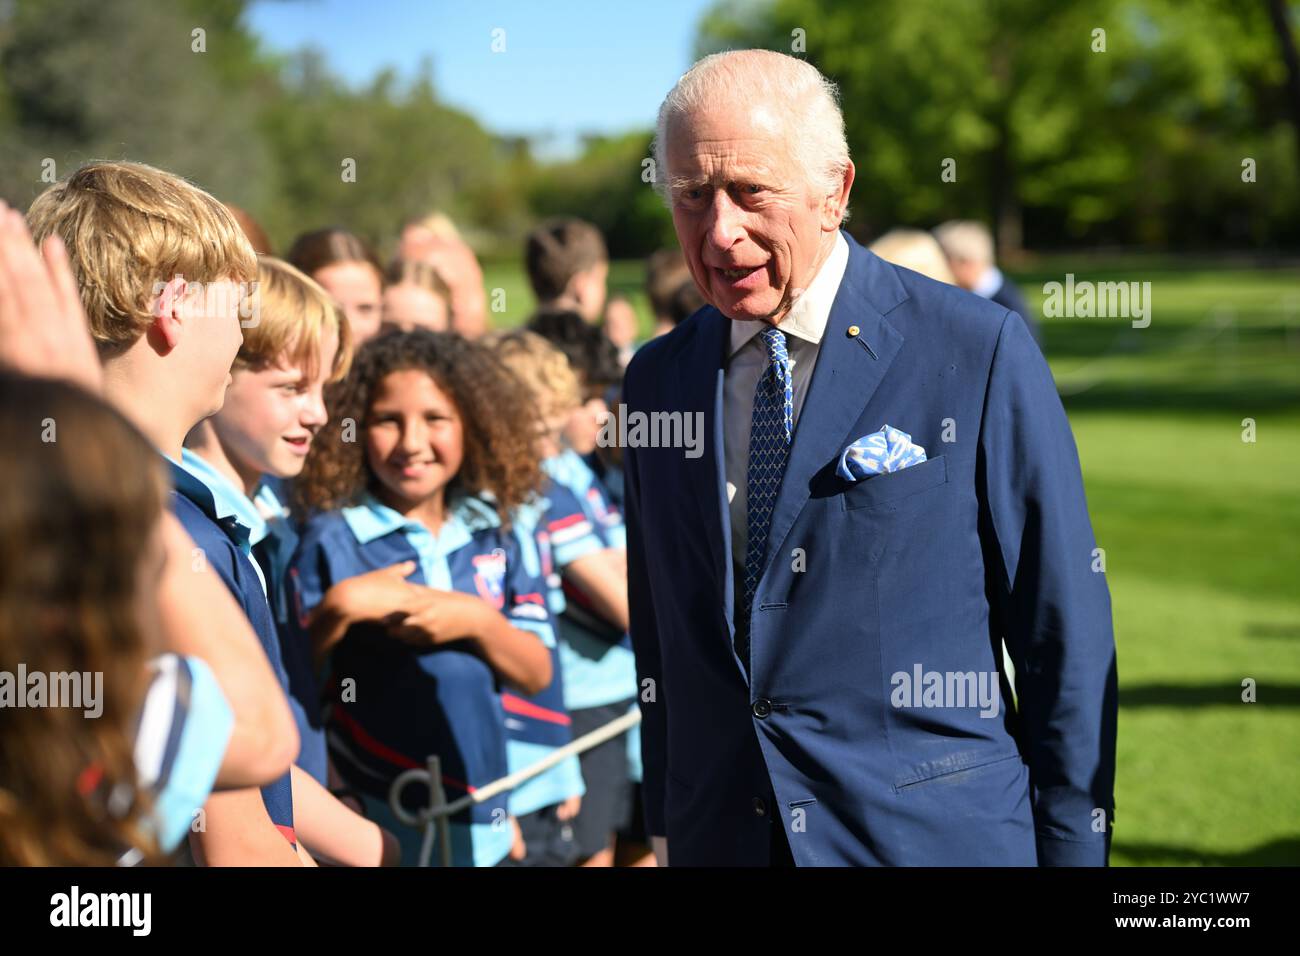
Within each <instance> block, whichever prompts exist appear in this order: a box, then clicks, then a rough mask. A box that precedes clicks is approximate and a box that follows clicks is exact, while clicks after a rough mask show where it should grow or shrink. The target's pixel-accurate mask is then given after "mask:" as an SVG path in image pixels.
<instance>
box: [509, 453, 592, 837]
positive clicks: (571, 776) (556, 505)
mask: <svg viewBox="0 0 1300 956" xmlns="http://www.w3.org/2000/svg"><path fill="white" fill-rule="evenodd" d="M513 526H514V530H515V535H516V537H517V538H518V539H519V543H520V548H521V550H522V553H523V556H524V563H525V565H526V566H527V567H528V569H529V571H530V572H531V573H534V574H536V575H538V576H539V577H540V578H541V579H542V580H543V581H544V582H545V583H546V599H547V607H548V608H549V609H550V612H551V616H552V620H555V619H557V618H558V616H559V615H560V614H562V613H563V612H564V608H565V600H564V589H563V587H562V586H561V583H560V570H561V569H562V568H564V567H565V566H566V565H568V564H570V563H572V562H574V561H576V560H578V559H579V558H581V557H584V556H586V555H588V554H592V553H593V552H596V551H600V550H602V549H603V548H604V547H605V545H604V543H603V542H602V541H601V540H600V538H599V537H598V536H597V535H596V532H595V529H594V528H593V527H592V524H591V520H590V519H589V518H588V517H587V515H586V513H585V512H584V511H583V509H582V505H581V503H580V502H579V501H578V499H577V498H576V497H575V496H574V494H573V492H571V491H569V490H568V489H567V488H565V487H563V486H562V485H557V484H556V483H555V482H553V481H551V480H550V478H547V479H546V480H545V483H544V485H543V487H542V490H541V494H540V495H539V496H538V497H537V498H535V499H534V500H532V501H530V502H528V503H526V504H524V505H522V506H520V507H519V508H518V509H517V510H516V511H515V515H514V521H513ZM549 647H550V651H551V669H552V672H553V673H554V674H555V677H554V678H553V679H552V680H551V683H550V686H548V687H547V688H546V689H545V690H543V691H542V692H541V693H540V694H535V695H533V696H532V697H524V696H522V695H518V694H513V693H510V692H506V693H504V694H502V695H501V703H502V706H503V707H504V708H505V722H506V762H507V763H508V764H509V766H510V772H511V773H516V772H518V771H520V770H523V769H525V768H527V767H530V766H532V765H533V764H535V763H537V762H538V761H539V760H543V759H545V758H546V757H547V756H548V755H549V754H551V753H553V752H554V751H555V750H557V749H559V748H560V747H563V746H564V745H565V744H568V743H570V742H571V741H572V740H573V734H572V724H573V721H572V720H571V719H570V717H569V710H568V708H567V707H565V705H564V665H563V662H562V661H561V660H560V649H559V646H558V643H557V642H556V641H554V640H552V641H551V643H550V645H549ZM586 792H587V787H586V784H585V783H584V782H583V779H582V765H581V762H580V761H579V760H578V758H577V756H576V755H573V756H569V757H566V758H565V759H564V760H563V761H561V762H560V763H558V764H556V765H555V766H554V767H552V768H551V769H549V770H547V771H545V772H544V773H541V774H538V775H537V776H536V777H533V778H532V779H531V780H528V781H525V782H524V783H522V784H520V785H519V786H518V787H516V788H515V789H514V790H513V791H511V794H510V810H511V812H512V813H513V814H514V815H515V816H520V817H521V816H524V815H525V814H528V813H533V812H535V811H537V810H540V809H542V808H543V807H549V806H553V805H554V804H557V803H562V802H564V801H565V800H567V799H569V798H570V797H580V796H583V795H584V794H585V793H586Z"/></svg>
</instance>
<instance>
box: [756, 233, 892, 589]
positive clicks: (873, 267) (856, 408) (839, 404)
mask: <svg viewBox="0 0 1300 956" xmlns="http://www.w3.org/2000/svg"><path fill="white" fill-rule="evenodd" d="M845 238H846V239H848V243H849V263H848V267H847V268H846V269H845V272H844V279H843V280H842V281H841V282H840V288H839V291H838V293H836V296H835V303H834V305H833V306H832V307H831V314H830V318H829V319H828V321H827V323H826V331H825V333H824V334H823V335H822V341H821V347H820V348H819V349H818V354H817V364H816V366H815V367H814V369H813V377H812V382H811V383H810V384H809V387H808V395H807V396H806V397H805V399H804V403H803V408H802V409H801V411H800V413H799V421H798V423H797V424H796V426H795V432H794V441H793V444H792V445H791V448H790V457H789V460H788V463H787V465H786V469H785V477H784V478H783V479H782V482H781V490H780V492H779V493H778V494H777V499H776V504H775V506H774V507H773V511H772V525H771V528H770V529H769V531H768V538H767V542H768V547H767V556H766V559H765V562H764V573H766V571H767V568H769V567H770V566H771V565H772V562H773V561H774V560H775V557H776V555H778V554H784V553H785V551H786V549H785V547H784V543H785V537H786V535H787V534H789V532H790V528H791V526H793V524H794V521H795V518H797V517H798V515H799V512H800V511H801V510H803V507H804V505H805V504H806V503H807V501H808V496H809V492H810V485H811V482H812V480H813V477H814V476H815V475H816V474H817V473H818V472H819V471H821V470H822V469H824V468H826V467H827V464H828V463H829V462H831V461H832V460H833V459H834V458H835V457H837V456H838V455H839V453H840V452H841V451H843V450H844V447H845V445H847V444H848V443H849V442H851V441H852V440H853V439H855V438H857V437H859V436H857V435H851V434H849V432H850V430H851V429H852V428H853V425H854V423H855V422H856V421H857V420H858V418H859V417H860V416H861V415H862V412H863V410H864V409H865V408H866V407H867V403H868V402H870V401H871V398H872V396H873V395H874V394H875V393H876V389H877V388H878V387H879V385H880V383H881V381H882V380H883V379H884V377H885V374H886V373H887V372H888V371H889V367H890V365H891V364H893V361H894V357H895V356H896V355H897V354H898V350H899V349H900V348H901V347H902V345H903V336H902V335H901V334H900V333H899V332H898V330H897V329H895V328H894V327H893V326H892V325H890V324H889V323H888V322H887V321H885V318H884V316H883V315H882V314H881V312H880V311H879V310H878V309H877V307H876V305H877V304H879V305H880V306H881V308H883V309H885V310H886V311H888V310H889V309H892V308H893V306H894V305H896V304H897V303H898V302H899V301H900V300H901V299H902V298H904V297H905V296H906V293H905V292H904V291H903V289H902V285H901V284H900V283H899V282H898V279H897V277H896V276H895V275H894V272H893V270H892V269H891V268H890V267H889V266H888V265H887V264H885V263H883V262H882V261H881V260H879V259H877V258H876V257H875V256H874V255H873V254H872V253H870V252H868V251H867V250H865V249H863V248H862V247H861V246H860V245H858V244H857V243H856V242H854V241H853V239H852V238H850V237H848V236H846V237H845ZM851 326H857V328H858V331H857V334H855V335H850V334H849V329H850V327H851ZM882 424H883V423H882ZM832 467H833V466H832Z"/></svg>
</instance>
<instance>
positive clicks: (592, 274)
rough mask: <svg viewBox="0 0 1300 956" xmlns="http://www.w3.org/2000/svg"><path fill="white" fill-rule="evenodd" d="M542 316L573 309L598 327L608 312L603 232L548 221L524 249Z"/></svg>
mask: <svg viewBox="0 0 1300 956" xmlns="http://www.w3.org/2000/svg"><path fill="white" fill-rule="evenodd" d="M524 265H525V266H526V267H527V270H528V282H529V283H530V284H531V285H532V287H533V294H534V295H536V296H537V308H538V310H539V311H542V310H546V309H552V310H555V309H559V310H563V309H571V310H573V311H574V312H576V313H578V314H579V315H580V316H582V318H583V320H584V321H587V322H590V323H592V324H595V323H596V322H599V321H600V316H601V313H602V312H603V311H604V309H605V298H606V288H605V283H606V282H607V281H608V279H609V252H608V250H607V249H606V247H605V239H604V237H602V236H601V234H600V230H599V229H597V228H596V227H595V226H593V225H592V224H591V223H589V222H584V221H583V220H581V219H574V218H571V217H565V218H558V219H548V220H547V221H546V222H544V223H542V224H541V225H540V226H538V227H537V228H536V229H534V230H533V231H532V232H531V233H529V234H528V240H527V241H526V243H525V244H524Z"/></svg>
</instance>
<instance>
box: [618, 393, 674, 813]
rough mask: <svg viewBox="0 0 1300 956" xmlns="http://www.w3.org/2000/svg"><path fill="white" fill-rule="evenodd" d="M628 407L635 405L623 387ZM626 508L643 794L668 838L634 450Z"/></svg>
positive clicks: (660, 710) (654, 646)
mask: <svg viewBox="0 0 1300 956" xmlns="http://www.w3.org/2000/svg"><path fill="white" fill-rule="evenodd" d="M624 388H625V391H624V398H623V401H624V403H625V405H626V407H627V408H629V409H630V408H634V407H636V406H635V405H634V404H633V400H632V398H631V397H630V395H629V394H628V392H627V388H628V385H626V384H625V386H624ZM623 454H624V474H625V478H624V480H625V493H626V497H625V499H624V509H625V511H626V516H625V517H626V523H627V598H628V616H629V624H630V626H629V628H628V630H629V633H630V634H631V638H632V651H633V653H634V654H635V655H636V676H637V700H638V702H639V703H640V706H641V765H642V782H641V793H642V802H643V807H644V812H645V822H646V832H647V834H648V835H649V836H667V827H666V825H665V822H664V787H665V780H664V774H665V771H666V768H667V765H668V753H667V737H668V715H667V710H666V708H667V706H668V694H667V688H666V687H664V682H663V670H662V666H661V663H660V657H659V631H658V627H657V623H656V621H655V609H654V596H653V594H652V593H651V589H650V577H649V574H648V573H647V567H646V553H645V542H644V536H643V526H642V523H641V475H640V474H639V473H638V470H637V469H638V464H639V462H638V456H637V451H636V449H634V448H626V449H624V452H623Z"/></svg>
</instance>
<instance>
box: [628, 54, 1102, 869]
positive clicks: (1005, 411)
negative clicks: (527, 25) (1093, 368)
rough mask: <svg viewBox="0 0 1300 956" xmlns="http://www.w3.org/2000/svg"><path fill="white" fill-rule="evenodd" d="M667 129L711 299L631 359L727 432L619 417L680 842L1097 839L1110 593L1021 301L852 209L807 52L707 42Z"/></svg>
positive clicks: (671, 166) (643, 406)
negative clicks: (910, 267) (914, 249)
mask: <svg viewBox="0 0 1300 956" xmlns="http://www.w3.org/2000/svg"><path fill="white" fill-rule="evenodd" d="M655 149H656V165H657V170H658V177H657V181H658V183H659V185H660V186H661V187H662V188H663V189H664V190H665V192H666V195H667V198H668V200H669V203H670V205H671V208H672V215H673V222H674V225H675V227H676V231H677V237H678V239H679V240H680V242H681V246H682V250H683V251H684V252H685V255H686V258H687V261H688V263H689V265H690V269H691V274H692V276H693V278H694V280H695V282H696V284H697V285H698V286H699V288H700V291H701V292H702V294H703V295H704V298H705V300H706V301H707V302H708V303H709V304H708V305H707V306H706V307H705V308H703V309H701V310H700V311H699V312H697V313H695V315H693V316H692V317H691V318H690V319H688V320H687V321H686V322H684V323H682V324H681V325H680V326H678V327H677V328H676V329H675V330H674V331H673V332H672V333H670V334H668V335H666V336H664V337H662V338H659V339H656V340H654V341H652V342H650V343H648V344H647V345H645V346H644V347H643V348H642V349H641V350H640V351H639V352H638V353H637V355H636V357H635V359H634V360H633V362H632V364H631V366H630V368H629V369H628V372H627V378H626V383H625V402H626V405H627V408H626V414H627V415H628V416H629V418H633V417H637V413H640V416H639V417H640V418H641V420H643V421H644V420H647V419H649V418H652V417H653V416H654V414H655V413H659V414H660V420H662V421H672V420H679V418H678V417H677V416H692V419H691V420H693V421H701V422H703V423H704V435H705V438H706V443H705V448H704V453H703V454H699V453H698V452H699V449H698V448H696V449H695V450H694V453H692V451H691V450H690V449H683V448H680V447H677V448H674V447H666V446H665V443H663V442H660V441H646V440H640V441H637V440H634V439H635V438H636V435H635V433H633V432H629V437H628V438H627V444H628V446H629V447H628V448H627V451H626V473H627V516H628V532H629V545H628V574H629V599H630V605H631V634H632V641H633V646H634V648H635V650H636V657H637V667H638V671H639V678H640V684H641V690H640V701H641V711H642V716H643V725H642V756H643V762H644V777H645V784H644V798H645V816H646V823H647V826H648V829H649V832H650V834H651V835H652V838H653V842H654V844H655V848H656V853H657V855H658V856H659V858H660V861H661V862H666V863H669V864H671V865H687V866H698V865H740V866H781V865H798V866H817V865H945V866H947V865H954V866H979V865H993V866H1034V865H1040V866H1049V865H1065V866H1100V865H1104V864H1105V863H1106V861H1107V856H1108V851H1109V844H1110V825H1111V818H1112V810H1113V806H1114V804H1113V782H1114V772H1115V719H1116V707H1117V701H1116V671H1115V647H1114V637H1113V633H1112V627H1111V609H1110V596H1109V591H1108V589H1107V585H1106V580H1105V575H1104V573H1102V570H1101V567H1102V562H1101V561H1100V559H1099V551H1098V549H1097V547H1096V541H1095V539H1094V536H1093V532H1092V527H1091V524H1090V521H1089V517H1088V510H1087V503H1086V501H1085V498H1084V492H1083V484H1082V479H1081V475H1080V469H1079V460H1078V454H1077V451H1076V449H1075V444H1074V439H1073V436H1072V435H1071V432H1070V427H1069V423H1068V422H1067V420H1066V417H1065V413H1064V410H1063V408H1062V406H1061V402H1060V399H1059V398H1058V397H1057V393H1056V390H1055V386H1054V383H1053V381H1052V376H1051V372H1050V371H1049V370H1048V368H1047V364H1046V362H1045V361H1044V359H1043V356H1042V354H1041V353H1040V352H1039V350H1038V348H1037V347H1036V346H1035V344H1034V341H1033V339H1032V338H1031V337H1030V335H1029V332H1028V330H1027V329H1026V327H1025V323H1024V322H1022V321H1020V319H1019V318H1018V317H1017V316H1016V315H1015V313H1013V312H1009V311H1008V310H1006V309H1003V308H1000V307H998V306H996V305H994V304H993V303H990V302H988V301H987V300H985V299H982V298H980V297H978V296H975V295H971V294H969V293H966V292H963V291H961V290H959V289H955V288H953V287H951V286H947V285H944V284H941V283H938V282H934V281H931V280H928V279H926V278H924V277H922V276H919V275H917V274H916V273H913V272H909V271H907V270H905V269H901V268H898V267H895V266H892V265H889V264H888V263H886V262H884V261H882V260H881V259H879V258H877V257H875V256H874V255H872V254H871V253H870V252H868V251H866V250H865V249H863V248H862V247H861V246H859V245H858V244H857V243H855V242H854V241H853V240H852V239H850V238H849V237H847V236H846V235H845V234H843V233H842V232H841V231H840V225H841V223H842V221H843V218H844V215H845V210H846V206H847V203H848V197H849V190H850V188H851V187H852V185H853V177H854V168H853V163H852V162H851V161H850V159H849V154H848V148H847V145H846V142H845V136H844V125H843V118H842V116H841V114H840V111H839V107H838V105H837V102H836V98H835V90H834V87H833V86H832V85H831V84H830V83H829V82H828V81H827V80H826V79H825V78H824V77H822V76H821V74H820V73H818V71H817V70H816V69H815V68H814V67H812V66H811V65H810V64H808V63H806V62H803V61H800V60H796V59H794V58H792V57H788V56H784V55H782V54H778V53H771V52H767V51H759V50H748V51H738V52H731V53H725V54H719V55H716V56H712V57H708V58H706V59H704V60H701V61H700V62H699V63H697V64H696V65H695V66H694V67H693V68H692V69H691V70H690V71H689V72H688V73H687V74H686V75H685V76H683V77H682V79H681V80H680V81H679V82H678V84H677V85H676V86H675V87H674V88H673V90H672V91H671V92H670V93H669V95H668V97H667V98H666V99H665V101H664V103H663V106H662V107H661V109H660V114H659V126H658V135H657V137H656V146H655ZM665 413H667V414H665ZM674 413H677V416H674ZM680 420H684V419H680ZM1004 646H1005V655H1004ZM1007 658H1009V660H1010V662H1011V667H1010V668H1008V667H1007V666H1006V665H1005V664H1004V659H1007Z"/></svg>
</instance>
